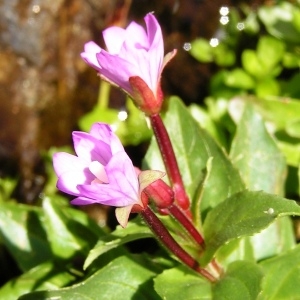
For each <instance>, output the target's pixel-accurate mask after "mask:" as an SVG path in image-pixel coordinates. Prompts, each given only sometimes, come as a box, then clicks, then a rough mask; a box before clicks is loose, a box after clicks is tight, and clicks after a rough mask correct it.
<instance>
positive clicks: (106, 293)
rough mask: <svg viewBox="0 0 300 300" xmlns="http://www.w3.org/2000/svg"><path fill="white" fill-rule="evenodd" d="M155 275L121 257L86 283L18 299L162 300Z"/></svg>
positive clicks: (131, 260)
mask: <svg viewBox="0 0 300 300" xmlns="http://www.w3.org/2000/svg"><path fill="white" fill-rule="evenodd" d="M154 275H155V273H154V272H152V271H150V270H148V269H146V268H145V267H144V266H141V265H140V264H138V263H137V262H135V261H134V260H133V259H131V258H129V257H125V256H122V257H119V258H117V259H115V260H113V261H112V262H111V263H109V264H108V265H107V266H105V267H104V268H103V269H100V270H99V271H98V272H96V273H95V274H94V275H92V276H91V277H89V278H88V279H87V280H85V281H84V282H81V283H79V284H76V285H73V286H71V287H68V288H64V289H61V290H57V291H44V292H34V293H31V294H27V295H24V296H22V297H21V298H19V299H20V300H38V299H41V300H42V299H60V300H74V299H89V300H99V299H109V300H120V299H122V300H131V299H139V300H159V299H160V298H159V296H158V295H157V294H156V292H155V291H154V289H153V283H152V278H153V276H154Z"/></svg>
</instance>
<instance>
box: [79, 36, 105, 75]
mask: <svg viewBox="0 0 300 300" xmlns="http://www.w3.org/2000/svg"><path fill="white" fill-rule="evenodd" d="M99 52H101V48H100V47H99V46H98V45H97V44H96V43H94V42H92V41H90V42H88V43H86V44H85V45H84V52H82V53H81V57H82V58H83V59H84V60H85V62H86V63H87V64H89V65H90V66H91V67H93V68H95V69H97V70H98V71H100V70H101V66H100V65H99V62H98V60H97V57H96V54H97V53H99Z"/></svg>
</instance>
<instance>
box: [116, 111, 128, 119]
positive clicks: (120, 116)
mask: <svg viewBox="0 0 300 300" xmlns="http://www.w3.org/2000/svg"><path fill="white" fill-rule="evenodd" d="M127 118H128V113H127V111H125V110H121V111H119V113H118V119H119V120H120V121H125V120H126V119H127Z"/></svg>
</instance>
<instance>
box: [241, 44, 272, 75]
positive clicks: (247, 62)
mask: <svg viewBox="0 0 300 300" xmlns="http://www.w3.org/2000/svg"><path fill="white" fill-rule="evenodd" d="M242 65H243V68H244V69H245V71H246V72H248V73H249V74H250V75H252V76H253V77H254V78H261V77H263V76H265V75H266V70H265V68H264V66H263V65H262V64H261V62H260V60H259V58H258V56H257V53H256V52H255V51H254V50H250V49H246V50H244V51H243V53H242ZM267 71H269V70H267Z"/></svg>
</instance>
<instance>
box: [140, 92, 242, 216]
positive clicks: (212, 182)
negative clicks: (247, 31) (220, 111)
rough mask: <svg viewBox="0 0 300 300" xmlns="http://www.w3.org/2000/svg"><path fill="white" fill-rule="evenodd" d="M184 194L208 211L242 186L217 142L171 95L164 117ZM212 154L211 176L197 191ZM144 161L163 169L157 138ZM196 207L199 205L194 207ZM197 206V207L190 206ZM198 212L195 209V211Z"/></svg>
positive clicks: (156, 168)
mask: <svg viewBox="0 0 300 300" xmlns="http://www.w3.org/2000/svg"><path fill="white" fill-rule="evenodd" d="M164 123H165V126H166V128H167V130H168V133H169V135H170V139H171V141H172V144H173V148H174V152H175V155H176V157H177V160H178V164H179V168H180V170H181V174H182V177H183V182H184V185H185V187H186V190H187V193H188V195H189V196H190V199H192V201H193V203H192V206H194V203H199V201H200V200H199V194H200V193H201V211H206V212H207V210H209V209H210V208H211V207H214V206H215V205H217V204H218V203H220V202H221V201H222V200H224V199H225V198H226V197H228V195H231V194H233V193H235V192H237V191H240V190H242V189H243V187H244V185H243V183H242V181H241V179H240V175H239V174H238V172H237V170H236V169H235V168H233V166H232V164H231V163H230V161H229V159H228V158H227V156H226V154H225V153H224V152H223V150H222V149H221V148H220V147H219V146H218V145H217V143H216V142H215V141H214V140H213V139H212V138H211V137H210V136H209V135H208V133H207V132H206V131H205V130H203V129H201V128H200V127H199V125H198V124H197V122H196V121H195V120H194V118H193V117H192V116H191V115H190V113H189V111H188V110H187V108H186V107H185V106H184V105H183V103H182V102H181V101H180V100H179V99H178V98H177V97H171V98H170V101H169V108H168V111H167V113H166V116H165V118H164ZM210 157H213V163H212V169H211V174H210V177H209V178H208V179H207V182H206V185H205V186H204V189H205V190H204V191H203V192H201V191H199V188H200V184H201V182H202V180H203V179H204V176H205V173H206V170H205V169H206V163H207V161H208V159H209V158H210ZM145 161H146V164H147V165H148V167H149V168H151V169H154V170H165V168H164V165H163V162H162V159H161V155H160V152H159V150H158V147H157V143H156V141H155V140H154V139H153V140H152V142H151V145H150V147H149V150H148V152H147V154H146V157H145ZM197 207H198V206H197ZM192 209H196V208H192ZM198 213H199V212H197V214H198Z"/></svg>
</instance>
